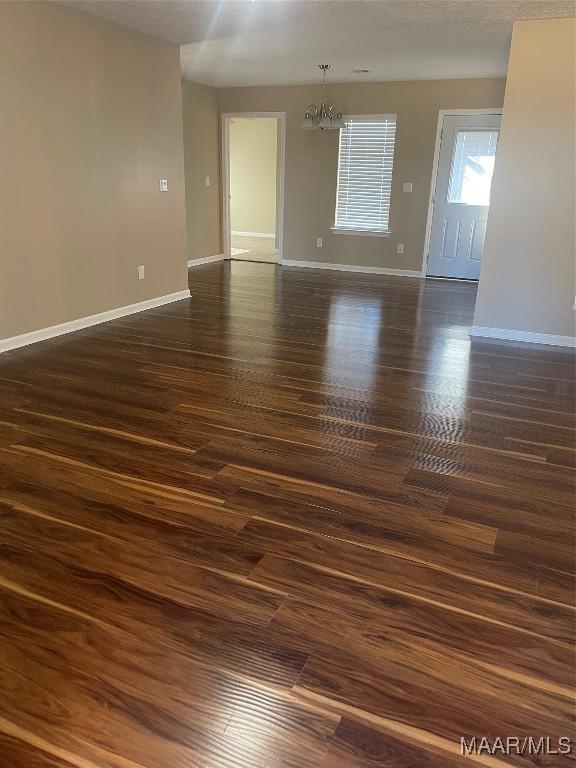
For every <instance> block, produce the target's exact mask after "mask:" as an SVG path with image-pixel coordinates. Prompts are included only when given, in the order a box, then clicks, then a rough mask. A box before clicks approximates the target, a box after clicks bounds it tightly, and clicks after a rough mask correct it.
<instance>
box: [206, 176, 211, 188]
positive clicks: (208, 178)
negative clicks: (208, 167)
mask: <svg viewBox="0 0 576 768" xmlns="http://www.w3.org/2000/svg"><path fill="white" fill-rule="evenodd" d="M206 186H207V187H209V186H210V176H206Z"/></svg>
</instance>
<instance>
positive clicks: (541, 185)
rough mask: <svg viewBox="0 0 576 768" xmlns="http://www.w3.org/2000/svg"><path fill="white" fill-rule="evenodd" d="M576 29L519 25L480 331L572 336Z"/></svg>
mask: <svg viewBox="0 0 576 768" xmlns="http://www.w3.org/2000/svg"><path fill="white" fill-rule="evenodd" d="M575 24H576V23H575V21H574V20H573V19H564V20H549V21H522V22H517V23H516V24H515V25H514V32H513V36H512V49H511V54H510V64H509V71H508V83H507V87H506V98H505V101H504V114H503V119H502V130H501V133H500V141H499V145H498V155H497V160H496V169H495V175H494V180H493V183H492V195H491V207H490V214H489V217H488V226H487V230H486V241H485V247H484V259H483V265H482V274H481V277H480V287H479V291H478V301H477V304H476V315H475V318H474V324H475V325H477V326H484V327H486V326H487V327H492V328H502V329H514V330H521V331H532V332H537V333H546V334H554V335H561V336H574V312H573V304H574V292H575V285H574V283H575V253H574V250H575V249H574V216H575V213H574V211H575V197H574V186H575V184H574V175H575V165H574V162H575V157H574V144H575V141H576V135H575V130H574V107H575V105H574V89H575V83H574V76H575V50H574V41H575V37H576V26H575Z"/></svg>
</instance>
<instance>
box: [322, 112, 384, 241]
mask: <svg viewBox="0 0 576 768" xmlns="http://www.w3.org/2000/svg"><path fill="white" fill-rule="evenodd" d="M342 119H343V120H344V123H346V122H348V121H350V120H358V121H363V122H365V123H378V122H381V121H382V120H392V119H393V120H394V123H395V135H394V153H395V152H396V130H397V129H398V113H394V112H390V113H387V114H379V115H343V118H342ZM343 130H344V129H343V128H340V130H339V131H338V166H337V168H336V200H335V204H334V224H333V225H332V226H331V227H330V231H331V232H332V233H333V234H335V235H361V236H363V237H390V234H391V232H392V229H391V228H390V218H391V217H390V214H391V211H392V183H390V208H389V210H388V229H351V228H350V229H348V228H347V227H341V226H340V227H339V226H338V225H337V224H336V213H337V211H338V190H339V188H340V155H341V151H342V142H341V133H342V131H343ZM392 174H394V157H393V160H392Z"/></svg>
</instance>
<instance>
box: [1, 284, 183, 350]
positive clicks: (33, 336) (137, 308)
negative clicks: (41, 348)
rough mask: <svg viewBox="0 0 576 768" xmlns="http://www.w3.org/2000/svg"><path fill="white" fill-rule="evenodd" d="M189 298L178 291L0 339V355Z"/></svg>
mask: <svg viewBox="0 0 576 768" xmlns="http://www.w3.org/2000/svg"><path fill="white" fill-rule="evenodd" d="M189 298H190V291H188V290H186V291H178V292H177V293H169V294H167V295H166V296H158V297H157V298H155V299H146V301H139V302H138V303H137V304H127V305H126V306H124V307H118V309H109V310H107V311H106V312H99V313H98V314H97V315H88V316H87V317H80V318H78V320H70V322H68V323H60V324H59V325H51V326H49V327H48V328H41V329H40V330H39V331H31V332H30V333H21V334H20V335H19V336H12V337H11V338H8V339H0V353H1V352H7V351H8V350H9V349H18V348H19V347H26V346H27V345H28V344H36V342H38V341H46V339H53V338H54V337H55V336H62V335H63V334H65V333H72V332H73V331H80V330H82V329H83V328H89V327H90V326H91V325H99V324H100V323H106V322H108V320H116V319H117V318H119V317H126V315H134V314H135V313H136V312H144V310H146V309H154V307H161V306H162V305H163V304H170V303H171V302H173V301H180V300H181V299H189Z"/></svg>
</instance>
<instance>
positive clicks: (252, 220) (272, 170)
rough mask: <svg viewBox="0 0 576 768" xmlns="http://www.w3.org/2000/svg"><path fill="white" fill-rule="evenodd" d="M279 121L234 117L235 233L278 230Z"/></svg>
mask: <svg viewBox="0 0 576 768" xmlns="http://www.w3.org/2000/svg"><path fill="white" fill-rule="evenodd" d="M277 134H278V120H277V119H276V118H274V117H261V118H258V119H252V120H251V119H250V118H234V119H232V120H230V126H229V141H230V225H231V229H232V231H233V232H258V233H261V234H275V232H276V186H277V181H278V179H277V175H276V168H277V162H276V158H277V151H278V150H277Z"/></svg>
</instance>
